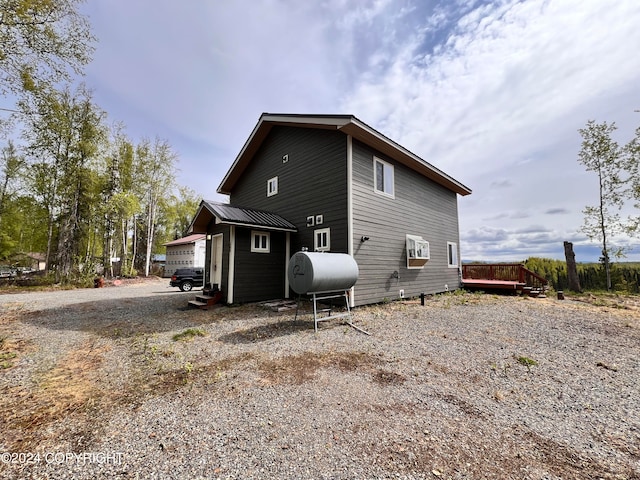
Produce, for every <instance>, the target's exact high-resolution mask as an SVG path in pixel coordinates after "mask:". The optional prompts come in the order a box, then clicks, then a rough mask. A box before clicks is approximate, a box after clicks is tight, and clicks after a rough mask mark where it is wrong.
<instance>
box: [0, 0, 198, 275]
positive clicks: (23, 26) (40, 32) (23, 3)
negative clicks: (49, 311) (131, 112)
mask: <svg viewBox="0 0 640 480" xmlns="http://www.w3.org/2000/svg"><path fill="white" fill-rule="evenodd" d="M80 3H81V0H60V1H56V2H51V1H49V0H0V6H1V7H2V9H1V13H0V93H1V94H2V97H3V99H4V100H5V102H6V103H5V105H6V106H3V107H2V112H3V113H6V115H3V116H2V117H1V118H0V134H1V136H0V142H2V143H0V263H11V264H14V265H15V264H16V263H20V262H21V260H20V259H21V258H25V254H26V253H30V252H38V253H41V254H44V258H45V263H46V269H47V271H48V272H50V273H51V275H52V276H53V277H54V278H55V281H58V282H60V281H65V280H68V279H71V278H74V277H77V276H80V277H82V276H93V275H94V274H95V273H96V271H97V270H98V269H99V268H104V273H105V274H106V275H114V274H121V275H135V274H137V273H138V272H140V273H144V274H145V275H148V274H149V273H150V270H151V262H152V255H153V254H154V253H156V252H159V251H161V248H162V244H163V243H165V242H167V241H170V240H173V239H175V238H179V237H181V236H182V235H183V234H184V232H185V231H186V229H187V227H188V225H189V222H190V220H191V216H192V215H193V212H195V210H196V208H197V206H198V203H199V199H198V198H197V196H196V194H195V193H194V192H193V191H191V190H190V189H188V188H186V187H181V186H179V185H177V183H176V180H175V177H176V165H177V162H178V155H177V153H176V152H175V151H174V149H173V148H172V146H171V145H170V143H169V142H168V141H167V140H165V139H161V138H158V137H155V138H151V137H146V138H142V139H140V140H139V141H133V140H132V139H131V138H129V137H128V136H127V134H126V132H125V127H124V125H123V124H121V123H117V122H116V123H111V124H109V123H108V119H107V113H106V112H105V111H104V110H102V109H101V108H100V107H99V106H98V105H97V104H96V103H95V101H94V99H93V95H92V92H91V90H90V89H89V88H88V87H87V86H86V85H84V84H82V83H80V84H79V85H77V84H76V85H75V86H74V83H73V80H74V79H75V78H76V75H79V74H81V73H82V69H83V67H84V66H85V65H86V64H87V63H88V62H89V61H90V58H91V53H92V52H93V46H92V44H93V42H94V41H95V38H94V37H93V36H92V34H91V32H90V28H89V23H88V21H87V20H86V19H85V18H84V17H83V16H82V15H80V14H79V13H78V6H79V4H80ZM12 99H15V100H14V101H13V103H9V102H11V101H12ZM9 107H10V108H9ZM116 258H118V259H119V261H118V264H117V265H118V267H119V271H114V266H113V265H114V262H113V260H114V259H116Z"/></svg>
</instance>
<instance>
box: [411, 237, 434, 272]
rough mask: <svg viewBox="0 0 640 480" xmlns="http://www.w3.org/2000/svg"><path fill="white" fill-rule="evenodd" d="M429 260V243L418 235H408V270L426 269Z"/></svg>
mask: <svg viewBox="0 0 640 480" xmlns="http://www.w3.org/2000/svg"><path fill="white" fill-rule="evenodd" d="M427 260H429V242H427V241H426V240H425V239H424V238H422V237H419V236H417V235H407V268H424V265H425V263H427Z"/></svg>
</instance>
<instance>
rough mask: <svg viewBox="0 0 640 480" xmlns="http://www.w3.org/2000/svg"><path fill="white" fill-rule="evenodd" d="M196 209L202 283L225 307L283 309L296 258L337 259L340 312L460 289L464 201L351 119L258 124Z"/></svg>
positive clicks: (434, 173) (440, 178)
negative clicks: (274, 304) (343, 283)
mask: <svg viewBox="0 0 640 480" xmlns="http://www.w3.org/2000/svg"><path fill="white" fill-rule="evenodd" d="M217 191H218V193H220V194H226V195H228V196H229V200H230V203H229V204H223V203H216V202H212V201H203V202H202V203H201V204H200V207H199V209H198V211H197V213H196V215H195V217H194V219H193V221H192V224H191V226H190V232H192V233H193V234H206V235H207V237H206V238H207V248H206V260H205V272H206V273H205V283H215V284H217V285H218V286H219V288H220V289H221V290H222V291H223V292H224V293H225V295H226V301H227V302H228V303H243V302H251V301H260V300H266V299H273V298H283V297H284V298H290V297H291V296H292V293H291V292H290V289H289V285H288V279H287V275H286V271H287V266H288V261H289V259H290V257H291V255H293V254H294V253H295V252H297V251H300V250H303V249H308V250H309V251H326V252H341V253H347V254H349V255H351V256H353V258H354V259H355V260H356V262H357V264H358V267H359V277H358V281H357V283H356V285H355V286H354V287H353V289H352V292H351V294H350V299H351V303H352V305H353V306H355V305H364V304H369V303H377V302H381V301H384V300H385V299H393V298H398V297H399V296H405V297H412V296H417V295H419V294H420V293H437V292H443V291H446V290H453V289H457V288H459V286H460V261H459V259H460V252H459V227H458V203H457V200H458V195H468V194H470V193H471V190H470V189H469V188H468V187H466V186H465V185H463V184H462V183H460V182H458V181H457V180H455V179H453V178H452V177H450V176H448V175H447V174H446V173H444V172H442V171H441V170H439V169H437V168H436V167H434V166H433V165H431V164H430V163H428V162H426V161H425V160H423V159H421V158H420V157H418V156H417V155H415V154H413V153H411V152H410V151H408V150H407V149H405V148H404V147H402V146H401V145H399V144H397V143H396V142H394V141H393V140H391V139H389V138H387V137H385V136H384V135H382V134H381V133H380V132H378V131H376V130H375V129H373V128H371V127H370V126H368V125H366V124H365V123H363V122H362V121H360V120H359V119H358V118H356V117H355V116H353V115H290V114H269V113H264V114H263V115H262V116H261V117H260V119H259V120H258V123H257V125H256V126H255V127H254V129H253V131H252V132H251V134H250V135H249V138H248V139H247V141H246V142H245V144H244V146H243V147H242V149H241V151H240V153H239V154H238V156H237V157H236V159H235V161H234V162H233V164H232V165H231V167H230V169H229V171H228V172H227V173H226V175H225V176H224V178H223V180H222V182H221V183H220V186H219V187H218V190H217Z"/></svg>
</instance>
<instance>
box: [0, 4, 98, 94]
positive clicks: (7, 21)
mask: <svg viewBox="0 0 640 480" xmlns="http://www.w3.org/2000/svg"><path fill="white" fill-rule="evenodd" d="M82 3H83V1H82V0H55V1H51V0H0V93H3V94H7V93H14V94H19V93H21V92H22V91H32V90H34V89H36V88H37V85H38V84H40V83H43V82H44V83H56V82H59V81H61V80H69V79H70V73H71V72H74V73H76V74H81V73H82V68H83V67H84V66H85V65H86V64H87V63H88V62H89V61H90V60H91V55H92V54H93V46H92V45H93V42H94V41H95V38H94V37H93V36H92V34H91V31H90V26H89V22H88V21H87V19H86V18H85V17H84V16H82V15H81V14H80V13H79V10H78V9H79V6H80V4H82Z"/></svg>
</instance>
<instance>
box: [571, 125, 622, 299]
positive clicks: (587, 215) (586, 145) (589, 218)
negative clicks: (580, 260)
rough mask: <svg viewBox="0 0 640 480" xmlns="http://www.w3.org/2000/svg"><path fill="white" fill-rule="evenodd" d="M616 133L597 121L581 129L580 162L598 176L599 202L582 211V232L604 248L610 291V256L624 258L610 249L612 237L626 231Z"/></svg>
mask: <svg viewBox="0 0 640 480" xmlns="http://www.w3.org/2000/svg"><path fill="white" fill-rule="evenodd" d="M615 130H616V125H615V123H611V124H608V123H607V122H603V123H596V122H595V121H594V120H589V121H588V122H587V125H586V127H585V128H581V129H580V130H579V132H580V135H581V136H582V147H581V150H580V153H579V155H578V158H579V160H578V161H579V162H580V163H581V164H582V165H584V166H585V168H586V170H587V171H590V172H595V173H596V175H597V177H598V203H597V205H595V206H587V207H585V209H584V210H583V214H584V224H583V226H582V231H583V232H584V233H585V234H586V235H587V237H589V239H591V240H594V239H595V240H598V241H599V242H600V245H601V246H602V257H601V259H600V260H601V262H602V263H603V265H604V268H605V274H606V281H607V290H611V255H612V254H613V255H614V256H621V255H622V250H621V249H615V248H613V247H612V246H611V237H612V236H613V235H615V234H616V233H620V232H622V231H623V226H622V222H621V219H620V213H619V211H620V208H621V207H622V205H623V203H624V193H623V186H624V179H623V166H624V165H623V162H622V160H623V156H622V149H621V148H620V146H619V145H618V143H617V142H616V141H615V140H613V139H612V138H611V134H612V133H613V132H614V131H615Z"/></svg>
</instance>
